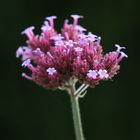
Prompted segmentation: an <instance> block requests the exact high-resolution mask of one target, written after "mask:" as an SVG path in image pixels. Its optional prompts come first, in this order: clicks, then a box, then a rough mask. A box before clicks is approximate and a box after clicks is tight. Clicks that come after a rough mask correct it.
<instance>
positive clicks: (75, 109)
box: [69, 86, 84, 140]
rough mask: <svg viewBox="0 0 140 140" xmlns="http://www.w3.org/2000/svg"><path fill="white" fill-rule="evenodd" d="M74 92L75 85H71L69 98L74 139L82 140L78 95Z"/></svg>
mask: <svg viewBox="0 0 140 140" xmlns="http://www.w3.org/2000/svg"><path fill="white" fill-rule="evenodd" d="M75 93H76V90H75V86H71V87H70V90H69V95H70V100H71V108H72V115H73V122H74V129H75V135H76V140H84V134H83V129H82V122H81V114H80V107H79V97H78V96H75Z"/></svg>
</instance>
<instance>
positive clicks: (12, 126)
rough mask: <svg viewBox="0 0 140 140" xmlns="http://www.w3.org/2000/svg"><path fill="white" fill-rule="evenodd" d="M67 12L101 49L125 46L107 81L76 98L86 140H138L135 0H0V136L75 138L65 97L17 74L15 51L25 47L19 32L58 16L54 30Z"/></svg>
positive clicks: (139, 24) (139, 21) (139, 18)
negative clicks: (123, 56) (75, 16)
mask: <svg viewBox="0 0 140 140" xmlns="http://www.w3.org/2000/svg"><path fill="white" fill-rule="evenodd" d="M70 14H80V15H83V16H84V17H85V18H84V19H83V20H80V24H81V25H83V26H84V27H85V28H87V29H88V31H91V32H93V33H94V34H97V35H99V36H101V37H102V43H101V44H102V45H103V46H104V50H105V52H107V51H109V50H114V49H115V48H114V44H116V43H118V44H120V45H122V46H126V47H127V49H126V51H125V52H126V53H127V54H128V55H129V58H128V59H127V60H126V59H125V60H123V62H122V63H121V71H120V73H119V74H118V76H116V77H115V78H114V79H113V82H112V81H108V82H104V83H102V84H100V85H99V86H97V87H96V88H95V89H90V88H89V89H88V94H87V95H86V96H85V98H84V99H81V100H80V106H81V115H82V121H83V127H84V133H85V137H86V140H103V139H107V140H139V139H140V90H139V83H140V82H139V78H140V76H139V75H140V74H139V66H140V59H139V56H140V55H139V51H140V45H139V44H140V43H139V42H138V41H139V40H140V1H139V0H106V1H105V0H96V1H95V0H52V1H51V0H50V1H49V0H40V1H37V0H11V1H10V0H5V1H2V0H1V1H0V42H1V43H0V64H1V65H0V82H1V83H0V129H1V130H0V140H7V139H14V140H75V136H74V129H73V122H72V116H71V115H72V114H71V108H70V102H69V97H68V95H67V94H66V93H65V92H61V91H50V90H45V89H43V88H42V87H39V86H37V85H36V84H34V83H32V82H30V81H27V80H26V79H24V78H22V77H21V76H20V75H21V72H22V71H24V69H23V68H21V62H20V60H18V59H16V58H15V51H16V49H17V48H18V46H20V45H25V41H26V38H25V36H21V35H20V33H21V31H23V30H24V29H25V28H26V27H28V26H32V25H34V26H36V33H40V27H41V25H42V24H43V21H44V18H45V17H46V16H50V15H57V16H58V19H57V20H56V22H55V23H56V29H58V30H60V28H61V26H62V24H63V20H64V19H65V18H69V15H70Z"/></svg>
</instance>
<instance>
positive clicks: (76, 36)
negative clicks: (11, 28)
mask: <svg viewBox="0 0 140 140" xmlns="http://www.w3.org/2000/svg"><path fill="white" fill-rule="evenodd" d="M71 17H72V18H73V23H72V24H69V21H68V20H65V22H64V25H63V28H62V30H61V33H57V31H56V30H55V28H54V19H56V16H51V17H47V18H46V20H45V22H44V25H43V26H42V27H41V30H42V32H41V35H35V34H34V32H33V30H34V27H33V26H31V27H29V28H27V29H26V30H24V31H23V32H22V34H25V35H26V36H27V38H28V40H27V41H26V46H22V47H19V48H18V50H17V52H16V56H17V57H20V56H21V58H22V61H23V63H22V66H23V67H27V68H28V69H29V70H30V71H31V75H30V76H28V75H27V74H25V73H23V74H22V76H23V77H25V78H27V79H28V80H32V81H34V82H35V83H37V84H38V85H41V86H43V87H44V88H55V89H56V88H64V87H66V86H68V83H69V82H75V81H79V82H82V83H85V84H88V85H89V86H91V87H94V86H95V85H97V84H98V83H99V82H100V81H104V80H108V79H111V78H112V77H114V75H116V74H117V73H118V71H119V69H120V65H119V63H120V61H121V60H122V59H123V58H124V57H127V55H126V54H125V53H124V52H122V49H125V47H120V46H119V45H115V46H116V47H117V49H116V51H112V52H109V53H107V54H103V50H102V46H101V44H100V41H101V37H98V36H96V35H94V34H92V33H91V32H89V33H87V32H86V29H85V28H83V27H82V26H80V25H78V19H79V18H82V16H79V15H72V16H71Z"/></svg>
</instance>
